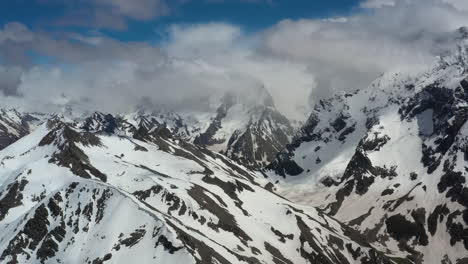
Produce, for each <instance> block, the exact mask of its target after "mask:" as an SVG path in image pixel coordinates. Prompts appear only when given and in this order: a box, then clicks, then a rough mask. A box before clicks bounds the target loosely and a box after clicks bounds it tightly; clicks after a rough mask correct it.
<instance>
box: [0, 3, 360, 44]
mask: <svg viewBox="0 0 468 264" xmlns="http://www.w3.org/2000/svg"><path fill="white" fill-rule="evenodd" d="M93 1H95V0H69V3H66V2H67V1H64V0H12V1H1V3H0V24H5V23H8V22H12V21H16V22H21V23H23V24H25V25H27V26H28V27H30V28H32V29H35V30H47V31H60V30H66V31H68V32H70V31H75V32H79V33H84V32H86V31H89V30H91V29H95V28H97V29H99V30H100V31H101V32H104V33H106V34H107V35H110V36H112V37H114V38H117V39H119V40H123V41H144V40H158V37H159V35H158V32H160V31H162V30H164V29H165V28H166V27H167V26H168V25H171V24H193V23H206V22H213V21H215V22H225V23H231V24H235V25H239V26H241V27H242V28H243V29H244V30H245V31H259V30H262V29H264V28H268V27H270V26H272V25H274V24H276V23H277V22H278V21H281V20H284V19H293V20H295V19H310V18H327V17H337V16H347V15H350V14H353V13H355V12H358V11H359V2H360V1H359V0H333V1H323V0H319V1H317V0H273V2H270V1H262V0H250V1H249V0H244V1H241V0H188V1H187V0H180V1H171V4H167V6H168V11H166V12H165V13H164V14H157V15H156V14H155V15H154V17H151V18H150V19H146V18H145V19H139V18H135V17H127V18H125V20H126V23H127V28H124V29H115V28H110V27H105V26H104V27H102V26H99V25H92V23H91V24H90V25H84V26H83V25H79V26H76V25H68V24H64V23H60V22H58V21H61V22H63V21H64V20H66V19H68V18H67V16H72V13H73V11H76V9H79V8H82V9H83V13H84V14H91V13H92V12H94V10H95V9H91V8H90V6H91V5H92V4H90V2H93ZM97 1H99V0H97ZM168 2H169V1H168ZM176 2H183V3H176ZM65 3H66V4H65ZM70 3H72V4H70ZM103 8H104V7H103ZM82 19H87V15H83V16H82Z"/></svg>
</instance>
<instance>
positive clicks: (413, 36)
mask: <svg viewBox="0 0 468 264" xmlns="http://www.w3.org/2000/svg"><path fill="white" fill-rule="evenodd" d="M48 1H52V0H48ZM55 1H56V0H55ZM77 1H78V0H77ZM100 1H101V3H100V4H102V5H106V4H109V3H107V2H110V1H109V0H100ZM113 2H114V1H113ZM114 3H119V1H115V2H114ZM463 3H464V2H463V1H459V0H393V1H382V0H380V1H378V0H369V1H366V2H363V7H366V8H364V9H362V10H361V11H360V12H359V13H356V14H354V15H351V16H348V17H341V18H328V19H301V20H284V21H280V22H279V23H277V24H276V25H273V26H272V27H270V28H268V29H265V30H263V31H260V32H255V33H247V32H245V31H244V30H243V29H242V28H241V27H239V26H236V25H231V24H226V23H206V24H196V25H190V24H189V25H172V26H170V27H169V28H168V29H167V32H166V35H165V38H164V41H162V43H160V44H158V45H152V44H150V43H147V42H121V41H118V40H116V39H112V38H110V37H108V36H106V35H103V34H102V33H99V32H91V33H88V34H76V33H74V34H70V33H67V32H62V33H57V32H55V33H53V34H52V33H48V32H38V31H31V30H30V29H28V28H27V27H25V26H24V25H21V24H18V23H13V24H8V25H6V26H5V27H4V28H3V29H1V30H0V58H1V59H2V61H3V62H5V63H4V64H5V65H4V68H3V69H0V79H4V81H1V82H0V90H1V91H2V92H3V94H4V95H8V96H7V97H4V99H3V100H4V101H5V102H8V104H11V105H14V104H21V103H23V105H24V106H25V107H37V108H42V109H46V110H47V111H55V110H57V109H59V108H60V107H64V106H65V105H69V106H72V107H73V108H75V109H77V110H79V111H85V110H90V109H92V110H101V111H111V112H126V111H130V110H132V108H134V107H135V106H136V105H139V104H141V103H142V102H144V103H145V104H146V105H152V107H154V108H158V109H160V108H166V109H171V110H176V111H178V110H180V111H198V110H204V109H206V108H211V107H216V106H217V105H216V103H215V104H214V105H213V102H211V101H210V98H212V95H214V94H215V95H221V94H223V93H225V92H229V91H235V92H237V93H240V94H243V95H244V97H245V98H255V96H251V95H250V94H251V93H252V92H253V91H261V90H262V89H266V90H268V91H269V93H270V94H271V95H272V97H273V99H274V102H275V104H276V106H277V108H278V109H279V110H280V111H282V112H283V113H285V114H286V115H287V116H289V117H291V118H294V119H304V118H305V116H306V115H307V114H308V112H309V111H310V108H311V105H312V104H313V103H314V102H317V100H319V99H321V98H323V97H325V96H329V95H331V94H333V93H335V92H338V91H349V90H354V89H358V88H363V87H366V86H367V85H368V84H369V83H370V82H371V81H372V80H373V79H375V78H376V77H377V76H378V75H380V74H381V73H382V72H385V71H391V70H398V69H401V70H413V69H418V68H420V67H424V66H426V65H427V64H430V63H431V62H433V61H434V60H435V56H436V55H439V54H441V53H442V52H444V51H446V50H447V49H450V48H452V46H453V45H454V44H455V43H456V42H455V41H454V38H455V34H454V33H453V32H454V31H455V30H456V29H457V28H459V27H462V26H465V25H468V11H467V9H466V8H465V7H464V6H463ZM126 4H127V2H126V1H125V3H122V4H121V6H119V7H115V8H118V10H114V11H113V12H117V13H119V14H121V15H122V14H125V15H124V16H127V17H133V18H135V19H137V17H136V15H135V16H134V14H137V13H140V11H136V10H138V9H133V7H131V6H126ZM129 5H131V4H129ZM133 12H135V13H133ZM151 15H154V14H151ZM151 15H148V17H149V16H151ZM145 17H146V15H142V16H140V17H138V19H145ZM435 17H436V18H437V20H435V19H433V18H435ZM31 51H34V54H36V57H37V56H39V57H40V58H41V56H45V57H47V58H51V59H53V61H54V62H53V63H46V64H44V63H39V64H38V63H35V62H34V56H33V57H31V54H30V52H31ZM12 54H13V55H12ZM37 54H38V55H37ZM36 59H37V58H36ZM12 68H15V69H16V70H11V69H12ZM20 95H21V96H23V98H21V100H20V99H18V97H19V96H20ZM31 102H34V103H31ZM38 110H41V109H38Z"/></svg>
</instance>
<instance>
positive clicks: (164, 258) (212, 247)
mask: <svg viewBox="0 0 468 264" xmlns="http://www.w3.org/2000/svg"><path fill="white" fill-rule="evenodd" d="M0 168H1V170H0V179H1V182H2V184H1V185H0V204H1V205H2V206H1V207H0V229H1V230H0V231H1V232H0V234H1V235H0V261H2V262H3V261H4V262H7V263H56V262H59V261H60V262H62V263H69V262H79V263H88V262H90V263H103V262H106V261H110V262H113V263H128V262H129V261H132V260H133V261H134V260H135V256H138V261H139V263H154V262H155V261H158V262H163V263H197V264H202V263H203V264H206V263H213V264H214V263H223V264H230V263H258V264H260V263H289V264H291V263H317V262H320V263H397V261H400V260H397V259H393V258H390V257H388V256H386V255H385V254H383V253H382V252H380V251H378V250H376V249H374V248H373V247H372V246H371V245H369V244H368V243H366V242H364V241H363V239H362V238H361V237H360V236H359V235H357V234H354V233H353V231H352V230H350V229H349V228H348V227H346V226H345V225H343V224H341V223H339V222H337V221H336V220H334V219H332V218H330V217H327V216H326V215H324V214H323V213H322V212H320V211H318V210H315V209H313V208H309V207H304V206H298V205H295V204H293V203H291V202H289V201H287V200H285V199H284V198H282V197H280V196H278V195H276V194H275V193H273V192H271V191H269V190H268V189H270V187H271V185H270V184H268V182H267V181H266V180H265V179H263V177H259V176H260V175H258V173H256V172H253V171H250V170H248V169H246V168H245V167H243V166H240V165H238V164H236V163H235V162H233V161H231V160H229V159H228V158H226V157H225V156H223V155H221V154H218V153H214V152H211V151H209V150H206V149H204V148H202V147H199V146H196V145H193V144H191V143H187V142H185V141H183V140H179V139H177V138H170V137H166V136H165V134H161V133H158V132H157V131H154V130H153V131H151V130H140V131H139V132H138V133H136V134H135V136H130V135H119V134H115V133H114V134H111V133H106V132H89V131H86V130H85V129H83V128H80V126H77V123H73V122H72V123H70V122H67V121H64V120H57V119H54V120H52V121H50V122H48V123H47V124H43V125H42V126H40V127H39V128H38V129H36V130H34V131H33V132H32V133H31V134H29V135H27V136H25V137H23V138H22V139H20V140H19V141H17V142H16V143H14V144H12V145H10V146H9V147H8V148H6V149H5V150H3V151H1V152H0ZM398 263H400V262H398Z"/></svg>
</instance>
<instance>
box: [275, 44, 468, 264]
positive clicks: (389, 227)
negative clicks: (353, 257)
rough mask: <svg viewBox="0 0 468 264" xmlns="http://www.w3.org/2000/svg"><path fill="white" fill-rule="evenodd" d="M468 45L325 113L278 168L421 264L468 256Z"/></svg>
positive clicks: (376, 239)
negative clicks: (467, 180)
mask: <svg viewBox="0 0 468 264" xmlns="http://www.w3.org/2000/svg"><path fill="white" fill-rule="evenodd" d="M467 54H468V41H467V40H462V41H461V42H460V45H459V47H458V49H457V50H456V51H454V52H453V53H451V54H448V55H445V56H443V57H442V58H441V59H440V60H439V62H438V63H437V64H436V65H434V66H431V67H429V69H427V70H425V71H423V72H420V73H408V72H396V73H387V74H384V75H383V76H381V77H380V78H379V79H378V80H376V81H375V82H374V83H372V85H370V86H369V87H368V88H367V89H363V90H360V91H357V92H355V93H344V94H339V95H336V96H335V97H333V98H330V99H329V100H323V101H321V102H320V103H319V104H317V106H316V107H315V110H314V112H313V113H312V114H311V116H310V118H309V120H308V121H307V122H306V124H305V126H304V127H303V128H302V129H301V130H302V131H301V132H300V133H299V134H298V135H297V136H296V137H295V139H294V140H293V143H292V144H291V145H289V146H288V147H287V149H286V150H284V151H283V152H282V153H280V154H279V155H278V157H277V159H276V160H275V161H274V162H273V163H272V164H271V165H269V167H268V169H269V172H268V175H269V176H270V178H271V179H272V180H273V181H277V180H278V181H280V182H281V183H280V184H279V185H278V186H277V188H278V190H279V191H280V193H282V194H283V195H285V196H286V197H288V198H290V199H291V200H293V201H297V202H301V203H304V204H307V205H313V206H319V207H321V208H323V209H324V211H325V212H327V213H329V214H331V215H333V216H334V217H336V218H337V219H338V220H341V221H343V222H346V223H348V224H349V225H350V226H352V227H354V228H355V229H357V230H359V231H360V232H361V233H363V234H364V235H365V236H366V238H367V241H368V242H370V243H373V244H374V245H376V246H378V247H379V248H381V249H387V250H392V251H398V250H399V251H400V254H399V256H400V257H407V258H408V259H411V260H413V261H414V262H416V263H466V261H468V259H467V258H466V256H468V188H467V187H466V177H467V170H468V169H467V167H468V166H467V164H468V163H467V161H468V124H467V121H468V56H467Z"/></svg>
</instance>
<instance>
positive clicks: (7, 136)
mask: <svg viewBox="0 0 468 264" xmlns="http://www.w3.org/2000/svg"><path fill="white" fill-rule="evenodd" d="M41 118H43V117H42V116H38V115H32V114H23V113H20V112H18V111H16V110H14V109H9V110H7V109H0V150H2V149H4V148H6V147H7V146H9V145H10V144H12V143H14V142H16V141H17V140H18V139H20V138H22V137H24V136H25V135H27V134H29V132H31V130H32V129H33V128H34V127H35V126H36V125H37V124H38V123H40V119H41Z"/></svg>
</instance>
